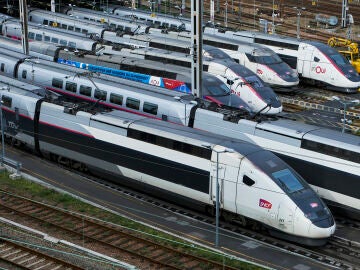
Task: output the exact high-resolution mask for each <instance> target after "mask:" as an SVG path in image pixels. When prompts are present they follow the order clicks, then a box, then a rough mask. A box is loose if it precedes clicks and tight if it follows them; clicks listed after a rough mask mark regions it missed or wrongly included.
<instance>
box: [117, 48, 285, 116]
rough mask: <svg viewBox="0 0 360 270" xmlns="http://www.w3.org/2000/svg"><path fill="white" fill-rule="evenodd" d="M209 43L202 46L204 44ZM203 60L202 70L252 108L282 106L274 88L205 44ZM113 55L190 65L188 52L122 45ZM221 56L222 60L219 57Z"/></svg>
mask: <svg viewBox="0 0 360 270" xmlns="http://www.w3.org/2000/svg"><path fill="white" fill-rule="evenodd" d="M207 46H208V45H204V47H207ZM205 51H206V56H204V58H203V60H204V62H203V70H204V71H206V72H209V73H210V74H213V75H216V76H217V77H218V78H219V79H221V80H222V81H223V82H225V83H228V84H229V87H230V89H231V92H232V93H234V94H236V95H238V96H239V97H240V98H241V99H242V100H244V101H245V103H247V104H248V105H249V107H250V108H251V109H252V110H253V111H257V110H258V108H264V111H263V112H264V113H267V114H277V113H279V112H281V111H282V105H281V102H280V100H279V98H278V96H277V95H276V94H275V93H274V90H273V89H272V88H271V87H269V86H268V85H267V84H266V83H264V82H263V81H262V80H261V79H260V78H259V77H258V76H257V75H256V74H255V73H254V72H252V71H251V70H249V69H247V68H246V67H244V66H241V65H239V64H238V63H236V62H234V61H233V60H232V59H230V58H229V57H228V56H227V55H226V54H225V53H224V52H222V51H221V50H219V49H217V48H215V47H212V46H208V47H207V48H206V49H205ZM115 54H119V55H129V56H131V57H136V58H141V59H145V60H152V61H157V62H159V63H169V64H173V65H177V66H182V67H188V68H190V67H191V59H190V58H189V57H188V55H187V54H184V53H179V52H171V51H167V50H163V49H154V48H136V49H135V48H134V49H128V48H122V49H120V50H119V51H118V52H116V53H115ZM220 57H221V58H222V59H220Z"/></svg>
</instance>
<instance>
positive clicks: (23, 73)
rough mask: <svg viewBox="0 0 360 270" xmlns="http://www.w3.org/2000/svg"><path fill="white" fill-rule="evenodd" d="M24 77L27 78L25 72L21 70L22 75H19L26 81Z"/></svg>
mask: <svg viewBox="0 0 360 270" xmlns="http://www.w3.org/2000/svg"><path fill="white" fill-rule="evenodd" d="M26 76H27V70H23V71H22V73H21V77H22V78H23V79H26Z"/></svg>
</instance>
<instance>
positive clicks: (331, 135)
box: [256, 119, 360, 152]
mask: <svg viewBox="0 0 360 270" xmlns="http://www.w3.org/2000/svg"><path fill="white" fill-rule="evenodd" d="M256 128H257V129H261V130H266V131H270V132H273V133H276V134H282V135H284V136H288V137H293V138H297V139H308V140H312V141H317V142H320V143H326V144H328V145H333V146H337V147H338V146H339V144H341V148H344V149H348V150H351V151H355V149H357V151H358V152H360V137H359V136H354V135H351V134H346V133H341V132H339V131H337V130H332V129H329V128H323V127H320V126H314V125H309V124H305V123H301V122H300V121H292V120H286V119H279V120H277V121H275V122H273V121H264V122H260V123H259V124H257V127H256ZM354 148H355V149H354Z"/></svg>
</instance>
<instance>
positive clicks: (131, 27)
mask: <svg viewBox="0 0 360 270" xmlns="http://www.w3.org/2000/svg"><path fill="white" fill-rule="evenodd" d="M28 18H29V21H30V22H34V23H39V24H43V25H48V26H52V27H58V28H62V29H67V30H69V31H75V32H81V33H89V34H90V33H92V34H97V35H98V36H99V37H102V38H105V37H106V34H105V32H108V31H116V32H117V33H118V34H120V33H126V34H131V33H132V34H134V33H145V31H147V30H146V29H148V27H147V26H144V25H142V24H138V25H137V24H135V23H131V22H127V21H123V22H122V23H121V24H117V25H114V24H111V23H107V22H105V21H104V20H98V21H97V20H96V21H94V20H90V19H89V20H85V19H83V18H80V17H79V16H77V15H73V16H68V15H66V14H63V13H54V12H51V11H46V10H41V9H30V10H29V12H28Z"/></svg>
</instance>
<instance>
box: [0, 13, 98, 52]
mask: <svg viewBox="0 0 360 270" xmlns="http://www.w3.org/2000/svg"><path fill="white" fill-rule="evenodd" d="M0 20H1V21H0V33H1V35H3V36H6V37H9V38H12V39H19V40H20V39H21V35H22V33H21V24H20V22H19V20H18V19H15V18H12V17H8V16H0ZM87 34H88V33H78V32H69V31H68V30H65V29H61V28H54V27H46V26H44V25H38V24H35V23H31V22H29V24H28V38H29V41H30V42H31V41H42V42H49V43H52V44H55V45H59V46H66V47H69V48H73V49H77V50H89V51H97V50H99V49H100V48H101V46H102V44H101V43H100V42H99V41H97V40H92V39H90V38H89V37H87ZM89 35H91V34H89Z"/></svg>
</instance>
